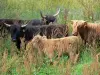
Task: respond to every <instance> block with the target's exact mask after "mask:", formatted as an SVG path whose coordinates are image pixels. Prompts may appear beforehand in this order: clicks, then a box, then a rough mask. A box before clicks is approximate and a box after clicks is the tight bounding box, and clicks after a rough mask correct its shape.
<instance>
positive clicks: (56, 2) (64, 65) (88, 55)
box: [0, 0, 100, 75]
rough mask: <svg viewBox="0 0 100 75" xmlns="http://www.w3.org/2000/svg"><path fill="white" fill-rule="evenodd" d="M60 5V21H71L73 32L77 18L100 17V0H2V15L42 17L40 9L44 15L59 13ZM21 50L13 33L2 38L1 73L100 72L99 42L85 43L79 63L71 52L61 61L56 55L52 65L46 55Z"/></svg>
mask: <svg viewBox="0 0 100 75" xmlns="http://www.w3.org/2000/svg"><path fill="white" fill-rule="evenodd" d="M57 8H60V9H61V11H60V13H59V15H58V16H57V23H59V24H67V25H68V26H69V28H70V34H71V31H72V27H71V20H73V19H78V20H82V19H83V20H85V21H88V22H98V21H100V0H0V18H9V19H16V18H17V19H23V20H30V19H36V18H37V19H41V16H40V11H42V13H43V14H44V15H45V14H55V12H56V11H57ZM21 50H22V51H21V52H20V53H19V54H16V51H17V48H16V46H15V43H13V42H12V41H11V37H10V34H9V35H8V36H6V37H5V38H0V59H1V60H0V75H100V62H97V61H96V60H97V58H96V54H97V53H98V52H100V47H99V46H96V47H89V46H82V47H81V49H80V51H82V52H81V53H80V58H79V60H78V62H77V64H75V65H71V64H70V62H69V61H68V56H67V55H63V56H62V57H61V58H60V61H55V58H54V64H53V65H50V64H49V62H50V61H49V59H48V58H47V57H46V56H45V58H43V60H44V62H43V60H41V57H38V55H35V57H33V54H32V53H33V52H32V51H26V50H24V49H23V48H22V49H21ZM35 58H36V59H35ZM98 60H99V61H100V58H99V59H98Z"/></svg>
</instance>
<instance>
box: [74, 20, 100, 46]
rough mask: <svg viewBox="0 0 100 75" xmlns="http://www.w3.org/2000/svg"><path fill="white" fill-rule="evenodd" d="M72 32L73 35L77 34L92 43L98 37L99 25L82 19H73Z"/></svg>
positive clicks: (99, 36)
mask: <svg viewBox="0 0 100 75" xmlns="http://www.w3.org/2000/svg"><path fill="white" fill-rule="evenodd" d="M72 34H73V35H75V36H77V35H78V34H79V35H80V36H81V38H82V39H83V40H84V42H85V43H88V44H92V45H93V43H95V41H96V40H97V39H99V38H100V25H99V24H96V23H87V22H86V21H83V20H73V32H72Z"/></svg>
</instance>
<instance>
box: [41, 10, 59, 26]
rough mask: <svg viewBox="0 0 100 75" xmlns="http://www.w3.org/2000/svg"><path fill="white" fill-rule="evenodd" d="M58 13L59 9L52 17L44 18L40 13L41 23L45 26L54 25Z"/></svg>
mask: <svg viewBox="0 0 100 75" xmlns="http://www.w3.org/2000/svg"><path fill="white" fill-rule="evenodd" d="M59 12H60V9H59V10H58V11H57V13H56V14H54V15H45V16H43V14H42V12H40V14H41V17H42V21H43V22H44V24H46V25H48V24H50V23H51V22H52V23H54V22H55V21H56V16H57V15H58V14H59Z"/></svg>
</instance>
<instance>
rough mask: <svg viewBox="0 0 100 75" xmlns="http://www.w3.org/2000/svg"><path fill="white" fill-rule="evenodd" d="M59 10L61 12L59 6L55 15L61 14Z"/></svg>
mask: <svg viewBox="0 0 100 75" xmlns="http://www.w3.org/2000/svg"><path fill="white" fill-rule="evenodd" d="M59 12H60V8H59V10H58V11H57V12H56V14H54V15H53V16H57V15H58V14H59Z"/></svg>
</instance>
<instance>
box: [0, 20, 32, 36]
mask: <svg viewBox="0 0 100 75" xmlns="http://www.w3.org/2000/svg"><path fill="white" fill-rule="evenodd" d="M28 21H30V20H18V19H0V36H2V37H4V36H6V34H7V33H8V32H9V30H10V28H9V26H8V25H7V26H6V25H5V24H9V25H14V24H18V25H22V24H24V23H27V22H28Z"/></svg>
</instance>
